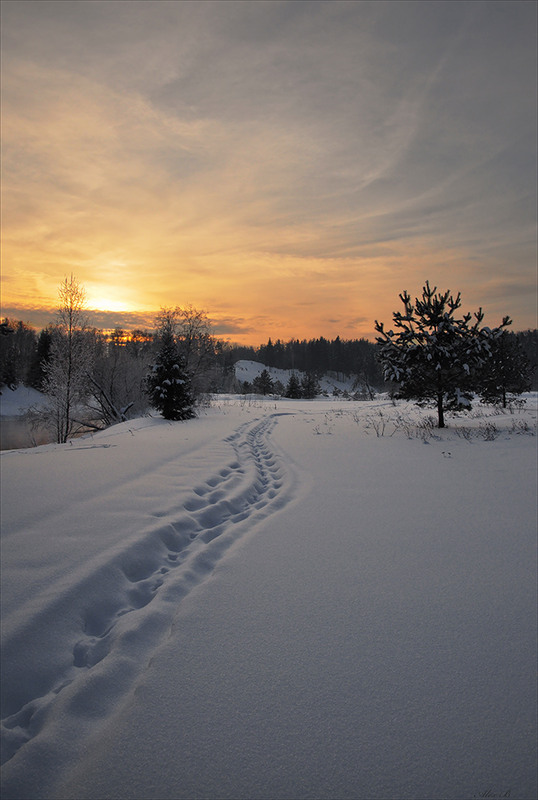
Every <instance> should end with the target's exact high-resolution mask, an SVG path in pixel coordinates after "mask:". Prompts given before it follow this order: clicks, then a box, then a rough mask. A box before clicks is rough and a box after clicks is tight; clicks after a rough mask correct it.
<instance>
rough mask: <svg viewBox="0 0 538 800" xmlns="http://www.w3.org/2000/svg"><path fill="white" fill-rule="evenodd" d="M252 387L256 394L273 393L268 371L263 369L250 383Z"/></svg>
mask: <svg viewBox="0 0 538 800" xmlns="http://www.w3.org/2000/svg"><path fill="white" fill-rule="evenodd" d="M252 386H253V387H254V391H255V392H256V394H271V392H272V391H273V381H272V380H271V376H270V374H269V371H268V370H266V369H264V370H263V371H262V372H261V373H260V374H259V375H257V376H256V377H255V378H254V380H253V381H252Z"/></svg>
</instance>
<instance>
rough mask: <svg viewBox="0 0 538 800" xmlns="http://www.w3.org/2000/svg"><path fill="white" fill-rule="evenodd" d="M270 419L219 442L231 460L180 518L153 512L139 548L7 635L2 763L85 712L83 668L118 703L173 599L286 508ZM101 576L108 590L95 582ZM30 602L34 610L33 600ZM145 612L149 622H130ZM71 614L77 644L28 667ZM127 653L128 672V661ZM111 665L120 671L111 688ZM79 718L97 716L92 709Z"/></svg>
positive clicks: (51, 592)
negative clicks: (46, 636)
mask: <svg viewBox="0 0 538 800" xmlns="http://www.w3.org/2000/svg"><path fill="white" fill-rule="evenodd" d="M278 416H279V415H278V414H271V415H269V416H267V417H265V418H263V419H261V420H255V421H253V422H252V421H248V422H244V423H243V424H241V425H240V426H239V427H238V428H237V430H236V431H234V433H232V434H231V435H229V436H227V437H226V438H225V439H224V442H223V444H224V447H225V448H226V447H227V448H228V449H229V450H231V451H232V455H233V457H232V458H231V459H230V460H229V461H228V462H227V463H226V464H225V466H223V467H222V468H220V469H219V470H218V471H217V472H215V473H214V474H210V475H208V476H207V477H206V479H205V480H204V481H201V482H200V483H198V484H197V485H196V486H195V487H194V489H193V491H192V492H191V494H190V496H188V497H187V498H186V499H185V500H184V501H183V503H182V509H181V510H180V511H178V512H176V513H174V511H173V510H170V509H167V510H163V511H156V512H155V513H154V516H155V517H157V518H158V523H157V524H155V526H154V527H153V528H151V529H150V530H148V531H147V532H146V533H145V534H144V536H143V538H142V539H137V540H136V541H135V542H134V543H131V544H129V545H127V546H125V547H122V548H121V549H120V552H116V551H114V552H113V553H111V554H107V555H110V557H109V558H107V560H106V561H105V563H102V562H101V563H99V565H98V566H97V568H96V569H94V570H93V571H89V572H87V574H85V575H84V578H83V580H81V581H80V582H77V583H74V584H70V585H69V586H68V590H67V591H63V590H62V581H61V579H60V580H59V581H58V584H57V585H56V586H51V587H48V590H47V592H46V593H45V594H46V596H47V598H50V600H47V599H43V603H42V604H40V606H41V610H40V612H39V613H38V614H37V615H34V617H33V618H32V619H31V621H30V624H25V625H24V626H23V627H19V626H17V625H16V624H15V625H13V626H12V628H9V629H8V630H7V632H6V635H5V636H4V645H3V646H4V648H5V650H6V652H9V653H10V659H9V663H6V665H5V667H4V673H3V680H2V709H3V712H4V713H6V712H7V716H5V718H4V719H2V764H5V763H6V762H8V761H9V760H10V759H11V758H12V757H13V756H14V755H15V754H16V753H17V751H18V750H19V749H20V748H21V747H25V746H27V745H28V743H29V742H30V741H31V740H32V739H33V738H34V737H35V736H36V735H37V734H38V733H39V732H40V730H42V728H43V727H44V726H45V725H46V724H48V723H49V724H50V720H51V718H52V719H53V718H54V706H55V705H58V704H66V703H67V704H69V705H70V706H71V707H72V708H73V709H76V713H77V715H78V716H80V714H81V712H82V714H83V713H84V702H85V701H84V695H85V693H86V692H87V690H88V683H92V680H91V678H90V677H89V674H88V669H91V668H94V667H96V665H98V664H99V665H100V667H99V673H98V674H99V678H98V679H99V681H100V682H101V683H102V684H103V686H104V685H106V684H107V683H108V685H109V691H105V692H104V693H103V698H106V699H104V702H106V703H108V702H109V701H110V699H111V698H112V699H113V701H114V702H118V701H119V700H120V699H121V697H122V696H123V695H124V694H125V693H126V692H127V691H128V690H129V688H130V686H131V685H132V683H133V681H134V680H135V679H136V677H137V675H138V674H139V673H140V672H141V671H143V669H144V668H145V666H146V664H147V662H148V660H149V659H150V658H151V653H152V651H153V650H154V649H155V648H157V647H158V646H159V642H160V640H161V639H162V638H163V637H164V638H165V637H166V636H167V635H168V633H169V629H170V626H171V624H172V619H173V616H174V614H175V612H176V610H177V605H178V603H179V602H180V601H181V599H182V598H183V597H185V596H186V595H187V594H188V593H189V591H190V590H191V589H192V588H193V587H194V586H196V585H198V584H199V583H200V582H201V581H203V580H204V578H206V577H207V576H208V575H209V574H210V573H211V572H212V570H213V569H214V567H215V565H216V563H217V562H218V561H219V559H220V558H221V557H222V555H223V554H224V553H225V552H226V551H227V550H228V548H229V547H230V546H231V545H232V544H234V543H235V542H237V541H238V540H239V539H240V538H241V537H242V536H243V535H244V534H245V533H246V532H248V531H249V530H251V528H252V525H253V524H254V523H255V522H257V521H259V520H261V519H263V518H264V517H266V516H267V515H269V514H272V513H273V512H274V511H276V510H277V509H280V508H282V507H283V506H284V505H285V503H286V502H287V501H288V500H289V499H290V497H291V496H292V488H293V479H292V476H291V473H290V470H289V468H285V467H284V464H283V462H282V459H281V458H280V457H279V456H278V455H277V454H276V453H275V452H273V450H272V448H271V444H270V434H271V431H272V429H273V428H274V426H275V424H276V421H277V418H278ZM77 446H78V447H83V448H88V447H95V446H96V445H87V444H78V445H74V447H77ZM97 446H98V445H97ZM103 446H106V445H103ZM104 574H106V575H107V576H108V578H109V580H108V583H106V582H103V576H104ZM96 585H97V586H99V587H100V590H99V592H98V595H96V596H95V597H94V599H93V600H92V602H90V603H88V604H85V603H84V600H85V598H86V597H91V595H92V587H94V586H96ZM157 599H158V601H159V602H157ZM32 603H33V604H34V605H35V598H34V599H33V600H32ZM150 603H151V604H152V613H148V612H147V611H146V612H145V613H144V614H143V615H142V614H137V613H136V612H137V611H139V610H140V609H144V608H145V607H146V606H148V605H149V604H150ZM73 613H78V614H79V615H80V620H81V628H82V631H83V635H82V636H81V638H80V639H79V640H78V641H77V642H76V644H75V645H74V647H73V648H72V650H71V651H70V652H65V653H63V654H62V653H61V652H59V653H58V654H57V656H58V658H57V666H56V669H55V670H53V671H51V670H50V667H49V668H48V669H47V668H42V667H43V665H42V663H41V662H40V661H39V660H37V661H33V660H29V659H28V657H27V642H28V641H29V640H32V639H34V638H36V637H37V638H39V632H40V630H45V629H46V627H47V622H46V621H47V620H50V619H51V618H52V617H55V618H57V619H62V618H65V617H66V616H70V615H72V614H73ZM111 651H114V656H115V658H114V659H113V660H112V659H110V669H108V668H107V667H108V664H107V656H108V655H109V654H110V653H111ZM135 653H136V663H134V661H133V659H132V656H133V655H134V654H135ZM62 656H63V657H62ZM118 659H119V660H121V661H123V662H124V663H123V669H122V673H123V674H122V676H121V678H120V680H119V682H118V675H117V666H118ZM96 674H97V673H92V677H93V676H94V675H96ZM108 711H109V709H108V710H107V713H108ZM87 712H88V714H89V715H90V716H92V717H93V716H95V714H96V709H95V706H94V704H93V703H92V705H91V707H88V708H87ZM102 713H104V709H103V711H102Z"/></svg>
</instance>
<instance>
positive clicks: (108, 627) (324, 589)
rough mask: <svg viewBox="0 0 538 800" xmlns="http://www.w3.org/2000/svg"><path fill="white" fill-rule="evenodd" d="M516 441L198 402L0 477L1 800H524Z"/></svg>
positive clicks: (532, 468)
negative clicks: (194, 410) (192, 412)
mask: <svg viewBox="0 0 538 800" xmlns="http://www.w3.org/2000/svg"><path fill="white" fill-rule="evenodd" d="M250 374H252V373H250ZM535 430H536V405H535V404H534V405H533V406H532V407H529V408H527V409H526V410H524V411H522V412H521V413H518V414H514V415H511V414H498V413H497V412H495V411H494V410H493V409H484V408H482V407H480V408H478V409H476V410H475V412H473V414H472V415H471V416H468V417H459V418H450V427H448V428H446V429H444V430H443V431H438V430H436V429H434V428H432V427H431V424H430V422H429V413H428V412H427V411H420V410H418V409H417V408H416V407H415V406H413V405H410V404H408V403H398V404H397V405H396V406H393V405H392V404H391V403H390V402H389V401H386V400H383V399H380V400H376V401H372V402H364V403H353V404H350V403H349V402H345V401H339V400H337V399H334V398H333V399H323V400H315V401H311V402H309V401H301V400H295V401H292V400H284V399H283V400H275V399H274V398H263V397H261V396H258V397H256V398H255V399H252V401H247V402H245V398H244V397H243V398H238V397H233V396H219V397H217V398H216V399H215V403H214V405H213V406H212V407H211V408H210V409H207V410H206V411H205V412H203V413H202V415H201V416H200V417H199V418H198V419H194V420H189V421H187V422H181V423H168V422H166V421H164V420H163V419H161V418H157V417H155V418H149V417H146V418H140V419H136V420H131V421H130V422H126V423H122V424H121V425H116V426H114V427H111V428H109V429H108V430H106V431H103V432H101V433H99V434H95V435H93V436H92V435H90V436H86V437H84V438H82V439H78V440H74V441H72V442H70V443H67V444H65V445H57V444H54V445H47V446H43V447H37V448H35V449H32V450H24V451H9V452H4V453H2V455H1V459H2V498H1V499H2V584H3V588H2V609H3V621H2V625H3V627H2V637H3V638H2V648H1V657H2V729H1V730H2V747H3V751H2V759H3V762H4V764H3V769H2V798H3V800H16V799H18V800H22V799H23V798H24V800H33V799H34V798H44V799H46V798H48V799H49V800H66V798H69V800H71V798H74V797H76V798H80V800H84V798H88V799H89V798H94V799H99V800H101V799H102V798H105V797H106V798H110V799H111V800H112V799H113V798H116V799H117V800H123V799H125V800H128V799H129V800H145V798H154V800H155V799H156V798H168V800H172V798H173V799H174V800H175V799H176V798H177V799H178V800H179V799H180V798H184V799H186V798H189V799H190V798H194V797H199V798H206V800H217V798H218V799H219V800H221V799H222V798H237V799H238V800H246V799H247V798H258V800H261V799H262V798H266V799H267V800H269V798H280V800H283V799H284V798H286V799H287V800H299V798H307V797H308V798H320V800H324V799H325V798H327V800H329V799H332V800H336V799H337V798H346V797H347V798H353V799H354V800H381V799H382V798H383V799H384V798H387V797H390V798H394V800H398V799H399V798H400V799H401V800H403V798H410V797H413V798H432V799H434V800H441V798H443V800H459V798H464V797H474V796H476V797H478V796H481V795H482V794H483V793H485V792H490V793H491V796H493V795H494V794H495V796H498V797H499V796H500V797H502V796H506V797H507V796H510V797H517V798H518V800H531V799H532V800H534V798H535V797H536V791H537V786H536V771H535V766H536V714H535V712H536V681H535V666H536V630H537V626H536V600H537V598H536V437H535V435H534V433H535Z"/></svg>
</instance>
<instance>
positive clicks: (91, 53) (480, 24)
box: [1, 0, 537, 344]
mask: <svg viewBox="0 0 538 800" xmlns="http://www.w3.org/2000/svg"><path fill="white" fill-rule="evenodd" d="M536 11H537V5H536V4H535V3H534V2H516V1H515V0H511V1H510V2H504V1H502V0H501V1H500V2H495V1H494V0H493V1H492V2H478V1H477V2H428V0H425V2H405V0H400V1H399V2H383V1H382V0H376V1H375V2H338V1H334V0H330V1H329V2H311V1H310V0H304V2H299V1H298V0H292V1H291V2H277V1H276V0H271V1H270V2H261V1H260V0H256V1H253V2H251V1H250V0H240V1H239V2H235V0H230V1H229V2H226V0H219V2H210V1H208V2H201V1H200V0H194V2H190V1H189V0H187V1H186V2H174V1H173V0H172V1H171V2H168V1H163V2H159V0H152V2H145V1H140V2H138V1H137V0H122V1H121V2H115V0H112V1H109V2H97V1H96V0H92V1H91V2H84V1H83V2H73V0H61V1H60V2H48V1H47V0H38V2H33V0H16V1H15V2H12V1H11V0H3V2H2V29H3V32H2V138H3V154H2V155H3V166H2V209H3V211H2V239H3V241H2V310H1V314H2V316H9V317H15V318H16V319H23V320H25V321H28V322H30V323H31V324H34V325H36V326H37V327H42V326H44V325H46V324H47V323H48V322H49V321H50V320H51V319H52V316H51V313H50V311H51V309H52V308H54V306H55V305H56V303H57V288H58V285H59V284H60V283H61V282H62V281H63V279H64V278H65V277H66V276H68V275H70V274H71V273H73V274H74V275H75V276H76V277H77V278H78V280H79V281H80V282H81V283H82V284H83V285H84V287H85V289H86V292H87V298H88V307H89V308H93V309H97V310H98V313H96V314H95V315H94V316H93V321H94V324H96V325H98V327H104V328H110V327H114V326H116V325H120V326H124V327H133V326H141V325H151V323H152V320H153V317H154V315H155V313H156V312H157V311H158V310H159V308H160V307H161V306H175V305H187V304H192V305H194V306H195V307H196V308H199V309H203V310H205V311H206V312H207V313H208V315H209V316H210V318H211V319H212V320H213V322H214V329H215V332H216V333H217V334H218V335H219V336H222V337H223V338H227V339H229V340H231V341H236V342H243V343H249V344H258V343H260V342H263V341H266V340H267V338H268V337H269V336H271V337H272V338H273V339H277V338H280V339H284V340H286V339H289V338H291V337H297V338H312V337H317V336H325V337H327V338H334V337H335V336H337V335H340V336H341V337H342V338H356V337H361V336H363V337H368V338H373V336H374V325H373V322H374V319H376V318H377V319H380V320H383V321H384V322H390V320H391V314H392V311H393V310H395V309H397V308H399V306H400V305H401V304H400V302H399V300H398V294H399V292H401V291H402V290H404V289H407V290H408V291H409V292H410V293H411V294H412V295H413V296H414V295H417V294H419V293H420V290H421V287H422V285H423V284H424V281H425V280H426V279H428V280H429V281H430V283H431V284H434V285H437V286H438V287H439V289H442V290H445V289H451V290H453V291H454V292H457V291H461V293H462V297H463V307H464V310H470V311H473V310H476V309H477V308H478V307H479V306H483V307H484V309H485V311H486V323H488V324H498V323H500V321H501V318H502V316H503V315H505V314H509V315H510V316H512V317H513V320H514V325H513V329H514V330H523V329H526V328H534V327H536V324H537V322H536V277H537V272H536V270H537V264H536V257H537V247H536V185H537V179H536V116H537V87H536Z"/></svg>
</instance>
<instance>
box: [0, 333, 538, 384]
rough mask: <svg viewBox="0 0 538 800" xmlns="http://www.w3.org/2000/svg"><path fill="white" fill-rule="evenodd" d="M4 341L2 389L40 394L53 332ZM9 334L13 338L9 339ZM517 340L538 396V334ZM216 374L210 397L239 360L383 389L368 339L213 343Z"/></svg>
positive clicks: (130, 342)
mask: <svg viewBox="0 0 538 800" xmlns="http://www.w3.org/2000/svg"><path fill="white" fill-rule="evenodd" d="M1 328H2V333H5V334H6V335H0V386H14V385H17V384H18V383H23V384H25V385H27V386H32V387H34V388H35V389H40V388H41V384H42V380H43V374H44V366H45V364H46V362H47V359H48V354H49V348H50V341H51V329H44V330H42V331H41V332H37V331H36V330H35V329H34V328H31V327H30V326H29V325H27V324H26V323H24V322H22V321H20V320H12V319H6V320H4V322H3V323H2V324H1ZM8 331H9V333H8ZM88 335H90V336H91V337H93V339H94V341H95V347H96V348H97V350H99V351H100V354H101V357H103V356H105V357H106V356H107V355H108V357H110V356H111V354H112V353H116V354H117V352H118V349H121V350H125V351H126V352H125V354H126V355H129V356H131V357H132V358H133V359H135V360H137V361H138V362H139V363H140V362H143V364H142V363H140V366H141V367H143V366H147V365H149V364H150V363H151V361H152V357H153V354H154V339H155V333H154V331H151V330H137V331H131V332H124V331H119V330H116V331H114V332H113V333H112V334H104V333H103V332H101V331H97V330H95V329H92V330H91V331H89V332H88ZM512 335H514V336H516V337H517V339H518V340H519V342H520V344H521V346H522V348H523V350H524V352H525V354H526V356H527V358H528V360H529V362H530V364H531V365H532V389H533V390H534V391H537V390H538V369H537V360H538V359H537V353H538V331H537V330H528V331H522V332H519V333H514V334H512ZM211 349H212V358H211V361H212V369H211V382H210V386H208V388H209V390H210V391H213V392H215V391H217V392H218V391H240V387H238V386H235V385H234V381H233V377H232V376H233V365H234V364H235V363H236V362H237V361H240V360H249V361H258V362H260V363H261V364H264V365H265V366H267V367H274V368H277V369H283V370H296V371H297V372H303V373H312V374H314V375H316V376H318V377H320V376H322V375H324V374H327V373H334V375H335V377H338V376H348V377H349V376H357V378H358V383H368V384H370V385H372V386H375V387H376V388H379V389H381V388H383V386H384V381H383V376H382V372H381V367H380V365H379V362H378V360H377V357H376V356H377V349H378V345H377V344H375V343H373V342H370V341H368V340H366V339H341V338H340V337H339V336H337V337H336V339H331V340H329V339H325V338H324V337H322V336H321V337H319V338H318V339H309V340H306V339H302V340H298V339H291V340H290V341H287V342H283V341H281V340H280V339H277V340H276V341H272V340H271V339H269V340H268V342H267V343H266V344H263V345H260V346H259V347H249V346H245V345H239V344H230V343H228V342H224V341H222V340H219V339H217V338H216V337H212V348H211Z"/></svg>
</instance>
